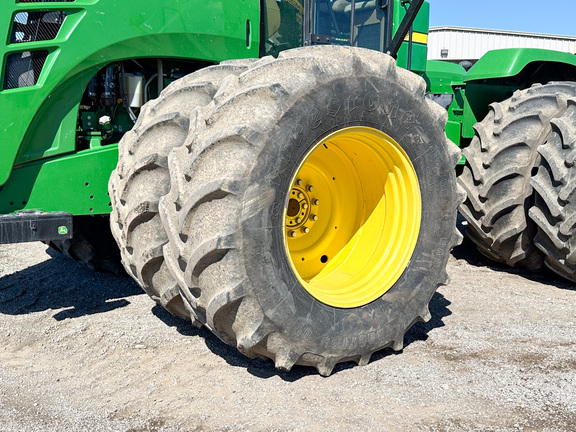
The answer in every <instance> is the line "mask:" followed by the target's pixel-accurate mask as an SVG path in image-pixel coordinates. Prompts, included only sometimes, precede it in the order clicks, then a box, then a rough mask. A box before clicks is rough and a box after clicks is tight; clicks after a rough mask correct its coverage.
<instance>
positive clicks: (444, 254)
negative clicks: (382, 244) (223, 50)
mask: <svg viewBox="0 0 576 432" xmlns="http://www.w3.org/2000/svg"><path fill="white" fill-rule="evenodd" d="M425 87H426V86H425V83H424V81H423V80H422V79H421V78H419V77H417V76H416V75H414V74H412V73H410V72H408V71H405V70H403V69H400V68H398V67H396V65H395V62H394V60H393V59H392V58H390V57H388V56H386V55H384V54H380V53H377V52H374V51H370V50H363V49H354V48H349V47H336V46H323V47H310V48H301V49H296V50H290V51H285V52H283V53H281V54H280V56H279V58H278V59H273V58H263V59H261V60H259V61H257V62H256V63H254V64H253V65H252V66H251V68H250V69H249V70H248V71H246V72H244V73H242V74H241V75H239V76H230V77H228V78H227V79H226V80H224V82H223V84H222V85H221V87H220V89H219V91H218V92H217V93H216V95H215V98H214V102H213V103H212V104H210V105H207V106H206V107H204V108H201V109H199V111H198V116H197V118H196V122H195V123H194V124H193V125H191V128H190V133H189V136H188V137H187V138H186V139H185V140H183V143H184V145H183V146H181V147H179V148H175V149H174V150H173V151H172V152H171V154H170V157H169V165H170V175H171V177H170V179H171V188H170V192H169V193H168V194H167V195H165V196H164V197H162V198H161V201H160V211H161V216H162V219H163V221H164V226H165V228H166V230H167V232H168V236H169V242H168V243H167V244H166V245H165V246H164V255H165V258H166V262H167V264H168V266H169V268H170V270H171V272H172V274H173V275H174V276H175V277H176V278H177V280H178V284H179V286H180V290H181V294H182V297H183V299H184V301H185V302H186V303H188V305H189V308H190V309H192V310H193V312H194V314H195V319H197V320H199V321H200V322H202V323H203V324H205V325H206V326H207V327H208V328H209V329H210V330H212V332H214V333H215V334H216V335H217V336H218V337H219V338H221V339H222V340H223V341H225V342H226V343H228V344H231V345H234V346H236V347H237V348H238V349H239V350H240V351H241V352H242V353H244V354H246V355H247V356H249V357H255V356H263V357H267V358H270V359H272V360H273V361H274V362H275V365H276V367H277V368H279V369H282V370H290V369H291V368H292V366H293V365H295V364H300V365H310V366H314V367H316V368H317V369H318V371H319V372H320V373H321V374H323V375H329V374H330V373H331V371H332V369H333V367H334V366H335V365H336V364H337V363H339V362H343V361H347V360H353V361H356V362H358V363H359V364H366V363H368V361H369V360H370V356H371V355H372V353H373V352H375V351H378V350H380V349H382V348H385V347H392V348H393V349H395V350H400V349H402V347H403V337H404V334H405V332H406V331H407V330H408V329H409V328H410V327H411V326H412V325H413V324H414V323H415V322H417V321H421V320H427V319H429V315H430V314H429V311H428V303H429V301H430V299H431V297H432V295H433V294H434V292H435V290H436V288H437V287H438V285H439V284H443V283H446V282H447V279H448V277H447V275H446V272H445V266H446V262H447V259H448V255H449V251H450V250H451V248H452V247H453V246H454V245H455V244H456V243H458V242H459V240H460V235H459V234H458V232H457V231H456V228H455V221H456V208H457V206H458V205H459V203H460V202H461V200H463V193H461V192H459V191H458V189H457V185H456V181H455V174H454V172H455V171H454V167H455V164H456V163H457V161H458V159H459V151H458V149H457V148H456V146H454V145H453V144H452V143H450V142H449V141H448V140H447V139H446V135H445V133H444V125H445V122H446V112H445V111H444V110H442V109H441V108H440V107H439V106H437V105H436V104H434V103H433V102H430V101H428V100H426V99H425V96H424V93H425ZM354 126H368V127H371V128H373V129H375V130H378V131H382V132H384V133H386V134H387V135H389V136H390V137H392V138H393V139H395V140H396V141H397V142H398V143H399V144H400V145H401V146H402V147H403V149H404V151H405V152H406V154H407V155H408V157H409V158H410V160H411V162H412V164H413V165H414V168H415V171H416V174H417V177H418V182H419V184H420V191H421V196H422V212H421V226H420V232H419V235H418V237H417V242H416V246H415V250H414V252H413V254H412V256H411V260H410V262H409V264H408V265H407V268H405V271H404V272H403V273H402V274H401V276H400V277H399V279H398V280H397V282H396V283H395V284H394V285H393V286H392V287H391V289H390V290H389V291H388V292H387V293H386V294H385V295H383V296H381V297H379V298H377V299H376V300H374V301H372V302H369V303H367V304H364V305H362V306H359V307H353V308H337V307H332V306H329V305H327V304H325V303H322V302H320V301H318V300H317V299H316V298H315V297H314V296H312V295H311V294H310V293H309V292H308V291H306V290H305V289H304V288H303V286H302V284H301V283H300V282H299V280H298V278H297V277H296V275H295V272H294V271H293V269H292V268H291V265H290V264H289V261H288V257H287V252H286V247H285V246H284V234H283V228H282V227H283V223H284V215H285V211H286V210H285V209H286V206H287V203H288V196H287V194H288V193H289V190H290V187H291V181H292V178H293V176H294V175H295V172H296V170H297V169H298V166H299V164H300V162H301V161H302V160H303V159H304V157H305V155H306V154H307V152H308V150H309V149H310V148H312V147H313V146H314V144H315V143H317V142H319V140H322V139H323V138H324V137H326V136H327V135H329V134H331V133H333V132H335V131H339V130H342V129H343V128H347V127H354ZM352 205H354V204H352Z"/></svg>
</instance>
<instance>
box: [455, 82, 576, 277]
mask: <svg viewBox="0 0 576 432" xmlns="http://www.w3.org/2000/svg"><path fill="white" fill-rule="evenodd" d="M575 95H576V83H571V82H554V83H550V84H546V85H540V84H536V85H534V86H532V87H531V88H529V89H526V90H518V91H516V92H515V93H514V95H513V96H512V97H511V98H510V99H507V100H505V101H504V102H501V103H493V104H492V105H490V112H489V113H488V115H487V116H486V118H485V119H484V120H482V121H481V122H479V123H476V125H475V126H474V130H475V131H476V133H475V136H474V138H473V139H472V142H471V144H470V146H468V147H467V148H466V149H464V151H463V153H464V156H465V157H466V165H465V166H464V170H463V173H462V175H460V177H459V183H460V185H461V186H462V187H463V188H464V190H465V191H466V195H467V198H466V201H464V203H463V204H462V205H461V206H460V213H461V214H462V215H463V216H464V217H465V218H466V219H467V221H468V226H467V228H466V235H467V236H468V237H469V238H470V239H471V240H472V241H473V242H474V243H476V245H477V247H478V250H479V251H480V252H481V253H482V254H483V255H485V256H487V257H488V258H490V259H492V260H494V261H497V262H501V263H505V264H508V265H510V266H520V267H524V268H526V269H528V270H532V271H534V270H537V269H539V268H540V267H541V266H542V262H543V256H542V253H541V252H540V251H539V250H538V249H537V248H536V247H535V245H534V241H533V239H534V235H535V233H536V227H535V226H534V224H533V223H532V222H531V221H530V220H529V218H528V209H529V208H530V206H531V205H532V203H533V192H532V186H531V185H530V178H531V176H532V172H533V169H534V168H535V166H537V160H538V147H539V146H540V145H541V144H542V143H543V142H544V140H545V139H546V137H547V136H548V134H549V132H550V129H551V126H550V120H551V119H552V118H554V117H557V116H560V115H562V114H563V113H564V111H566V108H567V100H568V98H569V97H573V96H575Z"/></svg>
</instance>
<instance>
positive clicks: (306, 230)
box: [302, 227, 310, 234]
mask: <svg viewBox="0 0 576 432" xmlns="http://www.w3.org/2000/svg"><path fill="white" fill-rule="evenodd" d="M302 232H303V233H304V234H308V233H309V232H310V228H308V227H302Z"/></svg>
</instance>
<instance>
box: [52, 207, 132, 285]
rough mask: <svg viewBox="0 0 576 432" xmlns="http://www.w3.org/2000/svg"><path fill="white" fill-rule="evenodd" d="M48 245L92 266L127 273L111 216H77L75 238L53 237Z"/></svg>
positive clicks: (122, 273)
mask: <svg viewBox="0 0 576 432" xmlns="http://www.w3.org/2000/svg"><path fill="white" fill-rule="evenodd" d="M48 246H50V248H52V249H54V250H56V251H58V252H61V253H63V254H65V255H67V256H69V257H70V258H72V259H73V260H74V261H78V262H80V263H82V264H84V265H86V266H87V267H88V268H90V269H92V270H95V271H98V272H104V273H112V274H116V275H125V273H124V269H123V268H122V264H121V263H120V251H119V250H118V245H117V244H116V242H115V241H114V237H112V233H111V232H110V223H109V222H108V217H107V216H75V217H74V231H73V236H72V238H71V239H67V240H53V241H51V242H49V243H48Z"/></svg>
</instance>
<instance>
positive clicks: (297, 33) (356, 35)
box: [261, 0, 429, 73]
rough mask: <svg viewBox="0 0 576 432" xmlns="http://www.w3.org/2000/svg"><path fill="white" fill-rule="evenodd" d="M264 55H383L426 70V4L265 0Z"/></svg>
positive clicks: (396, 0)
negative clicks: (310, 49)
mask: <svg viewBox="0 0 576 432" xmlns="http://www.w3.org/2000/svg"><path fill="white" fill-rule="evenodd" d="M263 10H264V21H263V30H264V31H263V33H262V37H263V39H264V40H263V43H262V52H261V54H262V55H274V56H277V55H278V53H279V52H280V51H283V50H285V49H290V48H296V47H299V46H309V45H347V46H354V47H361V48H368V49H372V50H375V51H380V52H385V53H388V54H391V55H392V56H394V57H397V58H398V64H399V65H400V66H402V67H406V68H408V69H411V70H412V71H414V72H417V73H418V72H424V71H425V69H426V57H427V42H428V24H429V5H428V2H425V1H423V0H413V1H406V0H368V1H360V0H265V1H264V8H263Z"/></svg>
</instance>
